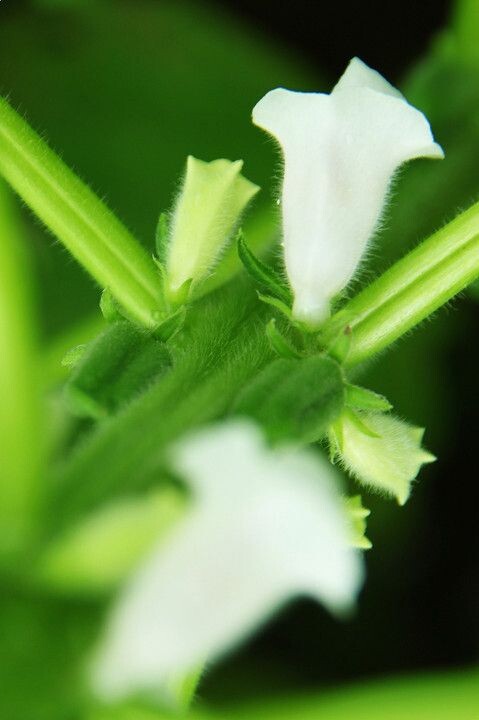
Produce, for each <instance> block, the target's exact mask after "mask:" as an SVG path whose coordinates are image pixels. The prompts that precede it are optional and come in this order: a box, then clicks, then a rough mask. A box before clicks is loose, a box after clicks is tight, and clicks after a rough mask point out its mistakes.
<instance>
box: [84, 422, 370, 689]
mask: <svg viewBox="0 0 479 720" xmlns="http://www.w3.org/2000/svg"><path fill="white" fill-rule="evenodd" d="M174 461H175V466H176V469H177V470H178V471H180V472H181V473H182V475H183V476H184V478H185V479H186V481H187V482H188V483H189V485H190V487H191V490H192V493H193V500H192V503H191V508H190V511H189V513H188V514H187V515H186V516H185V518H184V520H183V521H181V522H180V524H179V525H178V526H177V529H176V530H175V531H173V534H172V535H171V537H170V541H169V543H168V542H167V544H166V545H165V542H164V541H163V542H162V544H161V546H160V547H158V548H157V549H155V550H154V551H153V552H152V554H151V555H150V556H149V557H148V558H147V560H146V562H145V563H144V565H143V566H142V567H141V568H140V569H139V570H138V572H137V573H136V575H135V576H134V577H133V578H132V579H131V581H130V583H129V584H128V585H127V587H126V588H125V589H124V592H123V594H122V595H121V597H120V599H119V601H118V603H117V605H116V607H115V608H114V609H113V613H112V615H111V617H110V623H109V627H108V629H107V633H106V638H105V640H104V643H103V645H102V646H101V648H100V652H99V655H98V657H97V660H96V663H95V666H94V680H93V681H94V686H95V689H96V693H97V695H99V696H100V697H101V698H103V699H104V700H106V701H115V700H117V699H119V698H121V697H123V696H127V695H129V694H131V693H134V692H138V691H150V692H151V691H154V690H155V689H156V691H157V692H158V689H161V688H167V687H168V686H171V683H172V682H173V680H174V679H175V678H178V676H182V675H187V674H188V673H189V672H191V671H192V669H195V668H197V667H198V665H200V664H201V663H204V662H205V661H206V662H211V661H212V660H215V659H216V658H217V657H219V656H220V655H222V654H223V653H224V652H225V651H228V650H229V649H230V648H231V647H233V646H234V645H235V644H236V643H238V642H239V641H240V640H242V639H243V638H244V637H245V636H246V635H248V634H250V633H251V632H252V631H253V630H254V629H255V628H256V627H257V626H258V624H259V623H261V622H262V621H263V620H265V619H266V618H267V617H268V616H269V615H271V613H273V612H274V611H275V610H276V609H278V608H279V607H280V606H281V605H282V604H283V603H284V602H286V601H287V600H289V599H290V598H292V597H294V596H296V595H308V596H311V597H314V598H316V599H317V600H318V601H320V602H322V603H324V604H325V605H326V606H327V607H328V608H329V609H330V610H333V611H341V610H344V609H345V608H347V607H348V606H350V605H351V603H352V602H353V601H354V598H355V596H356V593H357V591H358V588H359V586H360V584H361V579H362V562H361V559H360V556H359V554H358V553H357V551H356V550H354V549H353V548H352V546H351V543H350V534H351V527H350V521H349V519H348V517H347V514H346V512H345V508H344V502H343V500H342V498H341V497H340V496H339V493H338V491H337V488H336V487H335V484H336V476H335V472H334V470H333V468H332V467H331V466H330V464H329V463H328V462H327V460H325V459H322V458H321V457H318V456H316V455H315V454H310V452H308V451H305V450H301V451H298V450H289V449H283V450H280V451H273V450H270V449H268V448H267V447H266V446H265V444H264V442H263V439H262V436H261V435H260V433H259V431H258V430H257V429H256V427H255V426H254V425H252V424H250V423H247V422H244V421H243V422H233V423H230V424H226V425H223V426H221V427H216V428H211V429H207V430H204V431H203V432H200V433H199V434H197V435H194V436H192V437H191V438H189V439H187V440H185V441H183V443H181V444H180V446H179V447H178V448H177V450H176V453H175V455H174Z"/></svg>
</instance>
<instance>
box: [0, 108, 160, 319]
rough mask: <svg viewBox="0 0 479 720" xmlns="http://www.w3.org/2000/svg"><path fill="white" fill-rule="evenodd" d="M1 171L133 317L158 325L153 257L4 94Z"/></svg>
mask: <svg viewBox="0 0 479 720" xmlns="http://www.w3.org/2000/svg"><path fill="white" fill-rule="evenodd" d="M0 174H1V175H3V176H4V178H5V179H6V180H7V182H8V183H9V184H10V185H11V186H12V188H13V189H14V190H15V191H16V192H17V193H18V195H20V197H21V198H22V199H23V200H24V201H25V202H26V204H27V205H28V206H29V207H30V208H31V209H32V210H33V212H34V213H35V214H36V215H37V216H38V217H39V218H40V219H41V220H42V222H43V223H44V224H45V225H46V226H47V228H48V229H49V230H50V231H51V232H52V233H53V234H54V235H55V236H56V237H57V238H58V239H59V240H60V241H61V242H62V243H63V244H64V245H65V247H66V248H67V249H68V250H69V251H70V252H71V254H72V255H73V256H74V257H75V258H76V259H77V260H78V262H79V263H81V265H83V266H84V268H85V269H86V270H87V271H88V272H89V273H90V274H91V275H92V276H93V278H94V279H95V280H96V281H97V282H98V283H99V284H100V286H102V287H108V288H109V289H110V291H111V292H112V293H113V295H114V296H115V297H116V298H117V300H118V301H119V302H120V303H121V305H122V306H123V307H124V308H125V310H126V311H127V312H128V313H129V315H130V316H131V318H132V319H133V320H134V321H136V322H137V323H139V324H140V325H143V326H145V327H147V328H153V327H155V325H157V324H158V313H159V311H160V310H161V307H162V298H161V286H160V281H159V278H158V275H157V271H156V269H155V265H154V263H153V260H152V259H150V258H149V257H148V255H147V253H146V252H145V251H144V250H143V248H142V247H141V246H140V244H139V243H138V242H137V241H136V240H135V238H134V237H133V236H132V235H131V234H130V233H129V231H128V230H127V229H126V228H125V227H124V226H123V225H122V223H121V222H120V221H119V220H118V219H117V217H116V216H115V215H114V214H113V213H112V212H111V211H110V210H109V209H108V208H107V207H106V205H105V204H104V203H103V202H102V201H101V200H100V199H99V198H98V197H97V196H96V195H95V194H94V193H93V192H92V191H91V190H90V188H89V187H88V186H87V185H85V184H84V183H83V182H82V181H81V180H80V179H79V178H78V177H77V176H76V175H75V174H74V173H73V172H72V171H71V170H70V169H69V168H68V167H67V166H66V165H65V163H64V162H63V161H62V160H61V159H60V158H59V157H58V156H57V155H56V154H55V153H54V152H53V151H52V150H51V149H50V148H49V147H48V145H47V144H46V143H45V142H44V141H43V140H42V139H41V138H40V137H39V136H38V135H37V134H36V133H35V132H34V131H33V130H32V129H31V128H30V126H29V125H28V124H27V123H26V121H25V120H24V119H23V118H22V117H20V115H18V113H17V112H15V110H13V108H12V107H11V106H10V105H9V104H8V102H7V101H6V100H5V99H3V98H0Z"/></svg>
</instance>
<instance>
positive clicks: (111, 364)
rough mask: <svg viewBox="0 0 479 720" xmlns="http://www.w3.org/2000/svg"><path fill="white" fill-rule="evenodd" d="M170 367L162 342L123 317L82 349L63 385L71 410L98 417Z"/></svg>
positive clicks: (126, 399)
mask: <svg viewBox="0 0 479 720" xmlns="http://www.w3.org/2000/svg"><path fill="white" fill-rule="evenodd" d="M170 367H171V357H170V354H169V352H168V350H167V348H166V346H165V345H164V343H163V342H161V341H160V340H158V339H156V338H155V337H154V336H152V335H148V334H147V333H145V332H143V331H141V330H139V329H138V328H136V327H135V326H134V325H132V324H131V323H129V322H127V321H126V320H123V321H120V322H116V323H114V324H112V325H109V326H108V327H107V328H106V329H105V330H104V331H103V333H102V334H101V335H99V336H98V337H97V338H96V340H95V341H94V342H92V343H91V345H90V346H89V347H88V348H87V349H86V351H85V352H84V353H83V355H82V357H81V359H80V361H79V362H78V363H77V364H76V365H75V368H74V370H73V373H72V376H71V378H70V380H69V381H68V382H67V384H66V386H65V395H66V400H67V401H68V404H69V407H70V408H71V410H72V412H74V413H75V414H77V415H80V416H87V417H93V418H95V419H97V420H98V419H101V418H104V417H106V416H107V415H111V414H112V413H115V412H117V410H119V409H120V408H121V407H122V406H123V405H124V404H125V403H128V402H130V401H131V400H133V398H135V397H136V396H137V395H139V394H141V393H142V392H143V391H144V390H146V389H147V387H148V386H149V385H151V384H152V383H153V382H154V381H155V380H157V379H158V378H159V377H161V376H162V375H163V374H164V373H166V372H167V371H168V370H169V369H170Z"/></svg>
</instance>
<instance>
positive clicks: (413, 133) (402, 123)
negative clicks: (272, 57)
mask: <svg viewBox="0 0 479 720" xmlns="http://www.w3.org/2000/svg"><path fill="white" fill-rule="evenodd" d="M253 122H254V123H255V124H256V125H258V126H259V127H262V128H263V129H264V130H266V131H268V132H269V133H271V134H272V135H273V136H274V137H275V138H276V139H277V140H278V142H279V143H280V144H281V146H282V150H283V154H284V163H285V169H284V181H283V191H282V211H283V235H284V251H285V265H286V271H287V274H288V278H289V281H290V284H291V287H292V290H293V293H294V306H293V314H294V316H295V317H296V318H297V319H298V320H301V321H303V322H305V323H306V324H308V325H310V326H312V327H316V326H318V325H319V324H321V322H322V321H324V320H325V319H326V318H327V316H328V314H329V307H330V303H331V299H332V298H333V297H334V296H335V295H337V293H339V292H340V291H341V290H342V289H343V288H344V287H345V285H347V283H348V282H349V280H350V279H351V277H352V276H353V274H354V272H355V270H356V268H357V267H358V264H359V262H360V260H361V257H362V256H363V254H364V251H365V249H366V246H367V243H368V241H369V239H370V238H371V236H372V235H373V234H374V232H375V230H376V227H377V225H378V222H379V220H380V217H381V213H382V209H383V206H384V203H385V201H386V197H387V193H388V188H389V183H390V180H391V177H392V176H393V174H394V172H395V170H396V169H397V168H398V167H399V166H400V165H401V164H402V163H404V162H406V161H407V160H411V159H413V158H417V157H423V156H424V157H431V158H441V157H443V152H442V149H441V148H440V146H439V145H437V143H435V142H434V140H433V137H432V134H431V129H430V127H429V123H428V122H427V120H426V118H425V117H424V115H423V114H422V113H421V112H419V110H416V109H415V108H413V107H412V106H411V105H409V104H408V103H407V101H406V100H405V99H404V98H403V96H402V95H401V94H400V93H399V92H398V91H396V90H395V89H394V88H393V87H392V86H391V85H390V84H389V83H388V82H386V81H385V80H384V79H383V78H382V77H381V76H380V75H379V74H378V73H376V72H375V71H373V70H371V69H370V68H368V67H367V66H366V65H364V63H362V62H361V61H360V60H358V59H354V60H353V61H352V62H351V63H350V65H349V66H348V68H347V70H346V72H345V74H344V75H343V77H342V78H341V79H340V81H339V82H338V84H337V85H336V87H335V88H334V90H333V92H332V93H331V94H330V95H324V94H322V93H301V92H292V91H289V90H285V89H283V88H278V89H276V90H272V91H271V92H269V93H268V94H267V95H265V97H264V98H262V100H260V101H259V102H258V103H257V105H256V106H255V108H254V109H253Z"/></svg>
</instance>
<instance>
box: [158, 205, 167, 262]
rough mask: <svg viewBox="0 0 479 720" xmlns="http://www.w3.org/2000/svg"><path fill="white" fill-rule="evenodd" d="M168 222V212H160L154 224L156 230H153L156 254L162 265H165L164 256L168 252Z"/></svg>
mask: <svg viewBox="0 0 479 720" xmlns="http://www.w3.org/2000/svg"><path fill="white" fill-rule="evenodd" d="M169 230H170V226H169V222H168V214H167V213H166V212H162V213H161V214H160V217H159V218H158V223H157V225H156V231H155V249H156V256H157V258H158V260H159V262H160V263H161V265H162V267H165V265H166V257H167V253H168V238H169Z"/></svg>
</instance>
